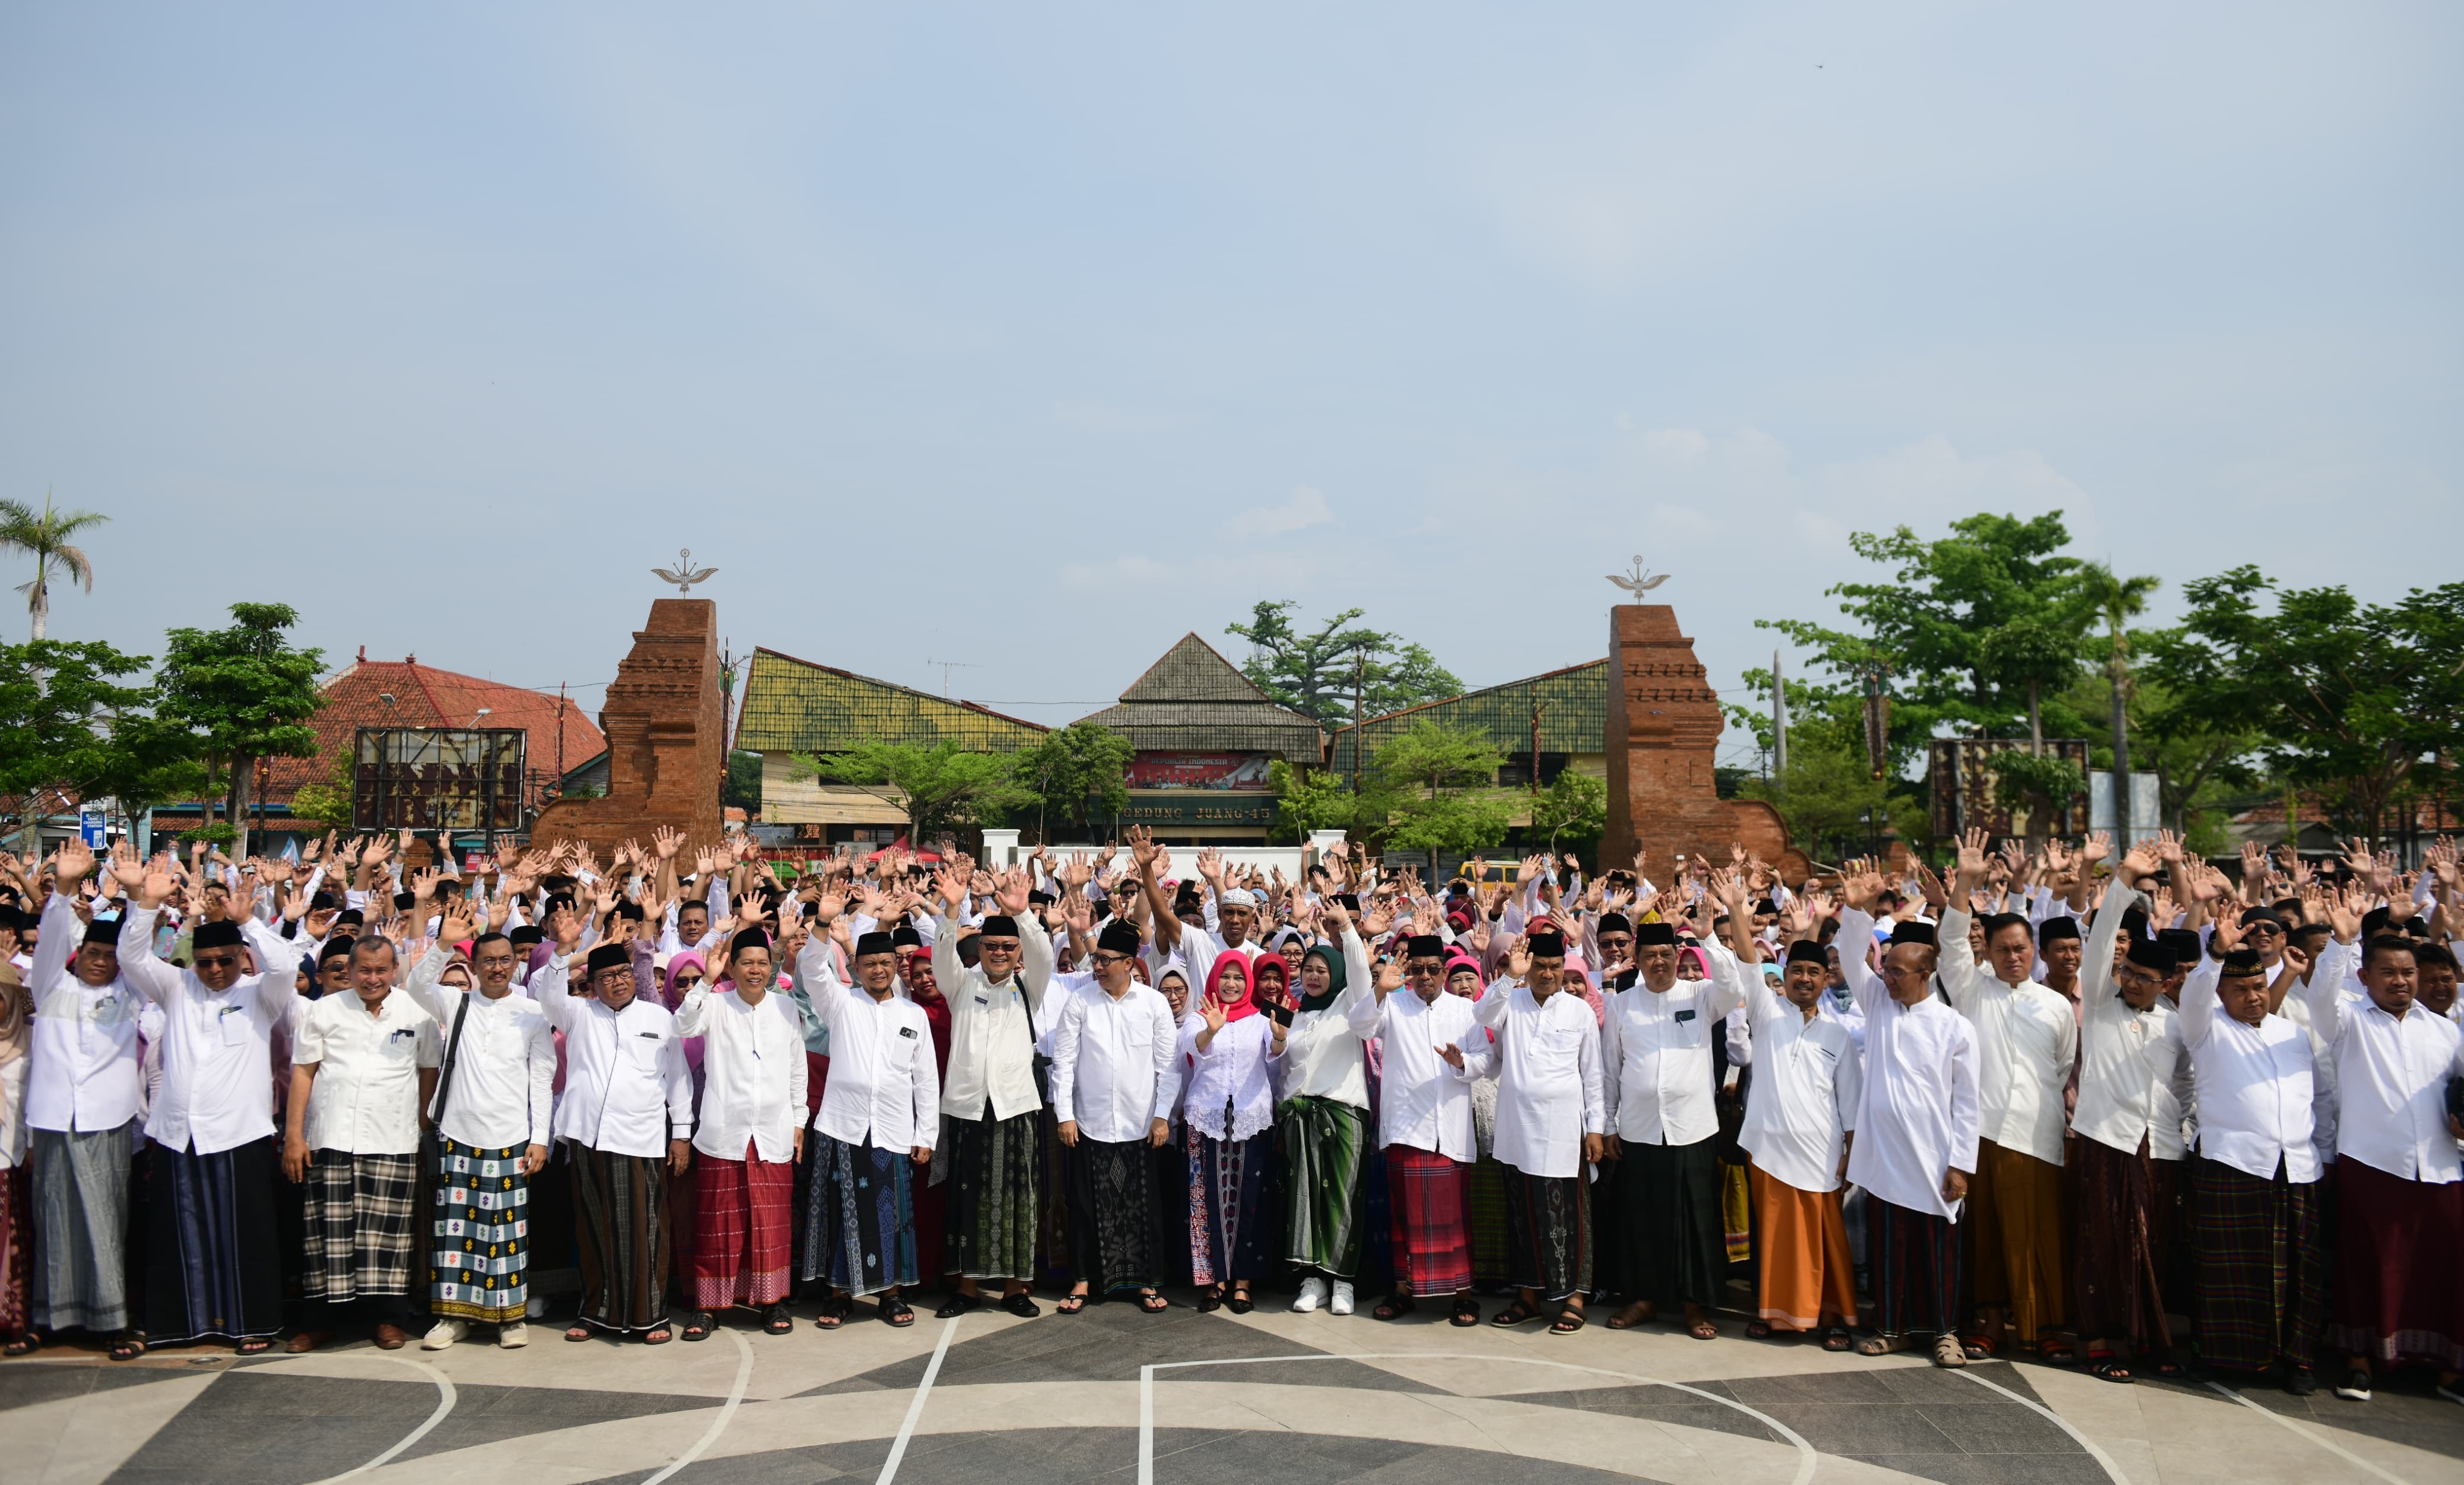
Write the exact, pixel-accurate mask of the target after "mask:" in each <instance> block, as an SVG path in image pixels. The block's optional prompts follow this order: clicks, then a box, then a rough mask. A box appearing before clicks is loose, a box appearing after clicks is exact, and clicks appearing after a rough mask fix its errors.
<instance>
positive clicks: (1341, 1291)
mask: <svg viewBox="0 0 2464 1485" xmlns="http://www.w3.org/2000/svg"><path fill="white" fill-rule="evenodd" d="M1326 1312H1327V1313H1328V1314H1329V1315H1349V1314H1351V1313H1352V1280H1350V1279H1348V1278H1338V1279H1336V1280H1335V1281H1334V1298H1333V1299H1330V1300H1328V1301H1327V1305H1326Z"/></svg>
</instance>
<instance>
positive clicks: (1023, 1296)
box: [1001, 1289, 1044, 1320]
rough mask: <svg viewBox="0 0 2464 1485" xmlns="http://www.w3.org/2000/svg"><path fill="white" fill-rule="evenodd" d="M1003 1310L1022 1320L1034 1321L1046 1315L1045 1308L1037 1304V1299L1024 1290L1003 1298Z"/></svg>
mask: <svg viewBox="0 0 2464 1485" xmlns="http://www.w3.org/2000/svg"><path fill="white" fill-rule="evenodd" d="M1001 1308H1002V1309H1004V1310H1007V1311H1009V1312H1010V1313H1011V1314H1012V1315H1015V1316H1017V1317H1018V1318H1019V1319H1021V1320H1033V1319H1035V1317H1037V1316H1038V1315H1041V1314H1043V1313H1044V1306H1042V1305H1040V1304H1038V1303H1036V1302H1035V1297H1034V1296H1032V1295H1030V1294H1028V1293H1027V1292H1026V1291H1024V1290H1023V1289H1022V1290H1020V1291H1019V1292H1018V1293H1017V1294H1005V1295H1003V1296H1001Z"/></svg>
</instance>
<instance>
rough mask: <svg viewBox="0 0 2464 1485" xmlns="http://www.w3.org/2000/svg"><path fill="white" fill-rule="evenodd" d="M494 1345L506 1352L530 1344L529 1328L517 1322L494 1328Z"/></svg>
mask: <svg viewBox="0 0 2464 1485" xmlns="http://www.w3.org/2000/svg"><path fill="white" fill-rule="evenodd" d="M496 1343H497V1344H498V1345H501V1346H503V1347H504V1348H505V1349H506V1350H508V1351H511V1350H516V1349H518V1348H519V1347H522V1346H526V1345H528V1344H530V1343H531V1327H530V1326H528V1325H525V1324H523V1323H522V1322H521V1321H514V1322H513V1323H512V1324H510V1325H498V1326H497V1327H496Z"/></svg>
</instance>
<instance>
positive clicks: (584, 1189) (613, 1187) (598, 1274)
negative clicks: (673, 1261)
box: [565, 1140, 668, 1331]
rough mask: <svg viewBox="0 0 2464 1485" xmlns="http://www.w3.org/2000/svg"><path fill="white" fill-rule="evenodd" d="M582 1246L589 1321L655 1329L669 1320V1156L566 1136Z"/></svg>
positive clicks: (630, 1328) (585, 1317)
mask: <svg viewBox="0 0 2464 1485" xmlns="http://www.w3.org/2000/svg"><path fill="white" fill-rule="evenodd" d="M565 1154H566V1157H567V1158H568V1160H569V1161H570V1163H571V1165H572V1167H573V1212H574V1219H575V1220H574V1228H575V1230H576V1232H575V1235H576V1236H578V1237H579V1238H580V1239H581V1248H582V1313H581V1319H582V1321H583V1323H584V1324H587V1325H596V1326H598V1327H599V1328H600V1329H602V1330H616V1331H634V1330H655V1329H657V1328H658V1327H659V1326H661V1325H664V1324H666V1323H667V1322H668V1291H667V1282H668V1222H667V1216H668V1162H667V1159H666V1157H664V1156H659V1155H618V1154H614V1153H611V1152H609V1151H607V1150H597V1149H592V1148H591V1147H589V1146H587V1145H583V1144H581V1143H580V1142H578V1141H574V1140H567V1141H566V1142H565Z"/></svg>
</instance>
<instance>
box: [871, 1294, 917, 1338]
mask: <svg viewBox="0 0 2464 1485" xmlns="http://www.w3.org/2000/svg"><path fill="white" fill-rule="evenodd" d="M875 1302H876V1303H878V1304H879V1305H880V1307H881V1322H882V1323H883V1324H885V1325H888V1326H891V1328H893V1329H896V1330H905V1329H906V1328H907V1327H908V1326H910V1325H913V1324H914V1323H915V1311H914V1310H913V1309H912V1308H911V1307H909V1305H908V1303H907V1301H906V1300H904V1299H900V1298H898V1296H896V1295H894V1294H885V1295H883V1296H882V1297H881V1298H880V1299H878V1300H877V1301H875Z"/></svg>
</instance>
